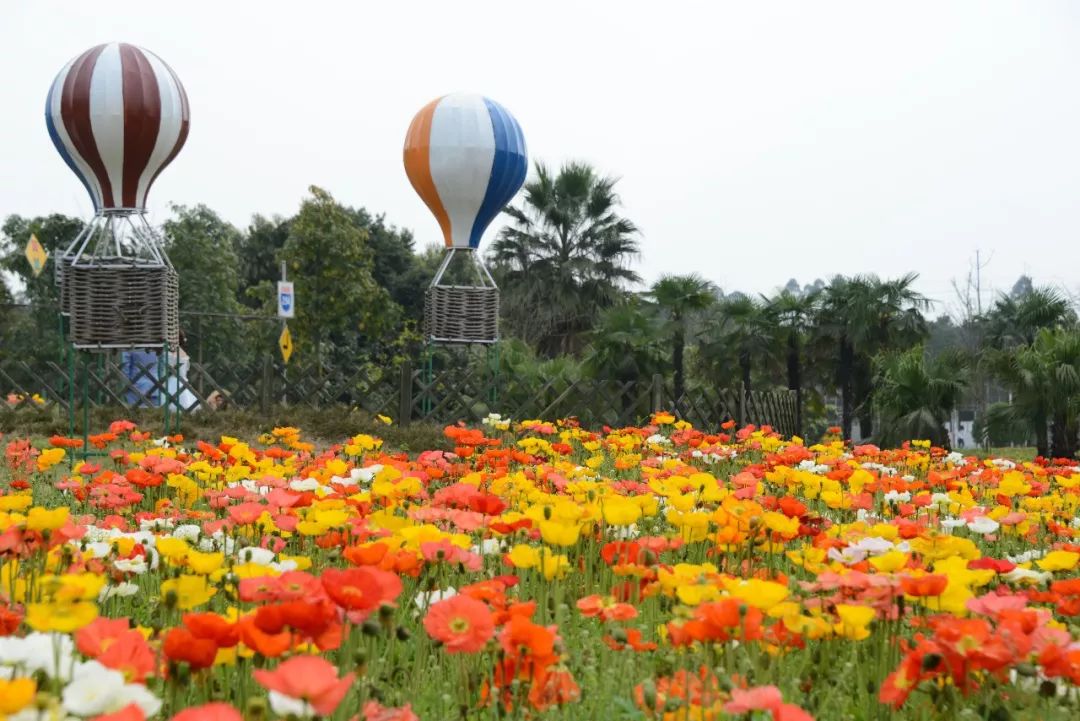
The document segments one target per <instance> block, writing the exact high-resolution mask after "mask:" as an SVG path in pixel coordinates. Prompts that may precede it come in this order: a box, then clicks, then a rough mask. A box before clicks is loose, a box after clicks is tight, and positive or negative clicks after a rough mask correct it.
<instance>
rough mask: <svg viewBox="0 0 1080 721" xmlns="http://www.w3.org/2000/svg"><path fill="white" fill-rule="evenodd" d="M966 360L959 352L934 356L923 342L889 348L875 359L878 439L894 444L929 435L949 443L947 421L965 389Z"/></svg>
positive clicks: (936, 442) (936, 443)
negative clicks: (915, 344)
mask: <svg viewBox="0 0 1080 721" xmlns="http://www.w3.org/2000/svg"><path fill="white" fill-rule="evenodd" d="M967 370H968V363H967V360H966V359H965V358H964V356H963V355H961V354H960V353H958V352H946V353H940V354H938V355H936V356H930V355H928V354H927V353H926V350H925V348H924V347H922V346H915V347H913V348H910V349H909V350H905V351H888V352H886V353H883V354H881V355H879V356H878V357H877V358H875V360H874V383H875V386H876V392H875V394H874V406H875V408H876V409H877V410H878V412H879V414H880V417H881V421H882V423H881V427H880V428H879V429H878V440H879V442H880V443H881V444H882V445H889V446H895V445H898V444H900V443H901V442H903V441H905V440H912V439H928V440H930V441H931V442H932V443H934V444H935V445H939V446H947V445H948V441H949V434H948V431H947V429H946V425H947V423H948V420H949V416H950V414H951V413H952V410H953V409H954V408H955V407H956V405H957V402H958V401H959V400H960V398H961V396H962V395H963V393H964V390H965V388H966V387H967Z"/></svg>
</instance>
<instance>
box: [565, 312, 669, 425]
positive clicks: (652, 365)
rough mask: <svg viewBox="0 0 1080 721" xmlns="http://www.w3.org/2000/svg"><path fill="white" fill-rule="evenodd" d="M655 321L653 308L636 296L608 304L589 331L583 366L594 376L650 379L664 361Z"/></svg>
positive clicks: (629, 379) (622, 379)
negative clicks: (610, 306) (614, 303)
mask: <svg viewBox="0 0 1080 721" xmlns="http://www.w3.org/2000/svg"><path fill="white" fill-rule="evenodd" d="M658 325H659V319H658V318H657V314H656V310H655V308H654V307H653V306H650V305H649V304H647V303H644V302H641V301H639V300H630V301H628V302H626V303H621V304H619V305H617V306H614V307H612V308H608V309H607V310H605V311H604V312H603V313H601V314H600V319H599V322H598V323H597V324H596V328H595V329H593V331H592V332H591V333H590V334H589V346H588V349H587V350H586V352H585V361H584V363H585V368H586V370H587V371H588V372H589V373H590V374H591V375H592V376H593V377H594V378H604V379H612V380H617V381H624V382H625V381H635V380H644V379H650V378H651V377H652V376H653V374H655V373H657V372H658V371H659V370H660V369H661V368H663V362H664V360H663V359H664V355H665V354H664V343H663V341H662V340H661V334H660V333H659V332H658V330H659V328H658ZM653 410H656V409H653Z"/></svg>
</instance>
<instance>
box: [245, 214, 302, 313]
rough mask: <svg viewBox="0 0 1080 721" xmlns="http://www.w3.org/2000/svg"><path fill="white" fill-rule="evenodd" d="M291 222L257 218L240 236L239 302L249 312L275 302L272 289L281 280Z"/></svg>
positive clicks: (260, 216)
mask: <svg viewBox="0 0 1080 721" xmlns="http://www.w3.org/2000/svg"><path fill="white" fill-rule="evenodd" d="M291 222H292V221H291V220H289V219H286V218H282V217H281V216H279V215H275V216H273V217H272V218H266V217H265V216H262V215H255V216H254V217H252V219H251V224H250V225H249V226H248V228H247V232H246V233H242V234H239V233H238V234H237V235H236V239H235V243H234V247H235V251H236V257H237V261H238V263H239V276H240V288H239V292H238V294H237V297H238V298H239V300H240V302H241V303H243V304H244V305H246V306H248V307H249V308H262V309H264V310H265V309H267V307H268V306H269V305H270V304H271V303H272V302H273V293H272V292H270V289H271V288H273V287H274V285H273V284H274V283H276V282H277V281H278V280H280V279H281V267H280V265H279V256H280V254H281V249H282V248H284V247H285V241H286V240H288V239H289V226H290V224H291Z"/></svg>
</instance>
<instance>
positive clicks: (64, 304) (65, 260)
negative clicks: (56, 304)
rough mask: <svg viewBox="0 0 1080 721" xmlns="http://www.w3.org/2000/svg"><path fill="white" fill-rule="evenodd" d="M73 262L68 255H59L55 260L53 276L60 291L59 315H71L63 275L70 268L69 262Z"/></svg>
mask: <svg viewBox="0 0 1080 721" xmlns="http://www.w3.org/2000/svg"><path fill="white" fill-rule="evenodd" d="M72 260H74V258H72V257H71V256H70V255H61V256H60V257H58V258H57V259H56V263H55V264H54V266H53V268H54V271H53V272H54V274H55V277H56V285H57V286H59V289H60V314H61V315H71V308H70V302H69V299H68V291H67V283H66V282H64V281H65V277H64V276H65V273H66V272H67V270H68V268H70V267H71V262H72Z"/></svg>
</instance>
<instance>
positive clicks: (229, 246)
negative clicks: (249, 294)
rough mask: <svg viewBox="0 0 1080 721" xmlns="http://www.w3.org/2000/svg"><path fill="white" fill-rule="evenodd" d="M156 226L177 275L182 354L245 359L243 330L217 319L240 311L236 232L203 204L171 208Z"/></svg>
mask: <svg viewBox="0 0 1080 721" xmlns="http://www.w3.org/2000/svg"><path fill="white" fill-rule="evenodd" d="M172 212H173V217H171V218H169V219H168V220H166V221H165V223H164V224H163V225H162V231H163V233H164V236H165V247H166V251H167V252H168V255H169V260H170V262H172V264H173V267H174V268H176V272H177V274H178V275H179V276H180V311H181V313H182V314H184V315H181V326H182V330H183V331H184V334H185V335H186V336H187V345H188V347H187V348H186V350H187V351H188V353H190V354H191V355H192V357H193V358H195V359H196V360H198V359H199V358H204V359H205V360H228V362H230V363H236V362H237V361H239V360H241V359H243V360H248V359H249V358H248V357H247V356H248V352H247V350H248V348H249V347H250V344H249V343H248V342H246V338H245V335H246V334H245V333H244V331H245V328H244V327H243V326H240V327H238V326H237V325H236V321H235V320H233V319H230V318H226V317H222V316H221V315H219V316H215V315H201V314H234V313H238V312H240V310H241V305H240V303H239V301H238V300H237V291H238V289H239V287H240V275H239V262H238V260H237V257H236V250H235V249H236V247H237V245H238V244H239V237H240V232H239V231H238V230H237V229H236V228H234V227H233V226H232V225H230V224H229V223H227V222H225V221H224V220H222V219H221V217H220V216H218V214H217V213H215V212H214V211H212V210H211V209H210V208H208V207H206V206H205V205H201V204H200V205H196V206H194V207H188V206H183V205H174V206H173V207H172Z"/></svg>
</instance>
